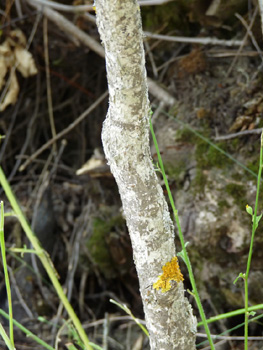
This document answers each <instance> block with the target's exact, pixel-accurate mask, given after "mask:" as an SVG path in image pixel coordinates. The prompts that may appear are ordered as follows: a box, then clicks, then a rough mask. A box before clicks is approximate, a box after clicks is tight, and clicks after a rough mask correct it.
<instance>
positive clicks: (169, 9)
mask: <svg viewBox="0 0 263 350" xmlns="http://www.w3.org/2000/svg"><path fill="white" fill-rule="evenodd" d="M187 2H189V0H187V1H186V0H179V1H176V2H174V3H168V4H164V5H162V6H145V7H142V8H141V14H142V22H143V27H144V29H146V30H152V31H154V30H157V29H158V28H160V27H163V26H164V25H165V29H166V30H168V31H169V30H173V29H174V28H177V30H180V28H181V29H183V30H184V33H185V35H187V33H188V28H189V21H188V18H187V16H185V13H186V8H185V5H184V3H185V4H186V3H187Z"/></svg>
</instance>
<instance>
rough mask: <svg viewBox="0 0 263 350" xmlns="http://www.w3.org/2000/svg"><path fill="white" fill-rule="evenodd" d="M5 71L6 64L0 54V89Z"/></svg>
mask: <svg viewBox="0 0 263 350" xmlns="http://www.w3.org/2000/svg"><path fill="white" fill-rule="evenodd" d="M6 73H7V66H6V63H5V59H4V57H3V56H0V90H1V89H2V86H3V85H4V82H5V75H6Z"/></svg>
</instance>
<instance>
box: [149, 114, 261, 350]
mask: <svg viewBox="0 0 263 350" xmlns="http://www.w3.org/2000/svg"><path fill="white" fill-rule="evenodd" d="M163 112H164V111H163ZM164 114H166V115H167V116H168V117H170V118H171V117H172V116H171V115H169V114H167V113H165V112H164ZM172 118H173V119H174V120H175V119H176V118H174V117H172ZM176 121H177V122H179V123H180V124H182V125H183V126H184V127H186V129H187V130H189V131H190V132H192V133H193V134H194V135H195V136H198V137H199V138H201V140H203V141H205V142H207V143H208V144H209V145H210V146H211V147H213V148H214V149H215V150H217V151H218V152H221V153H222V154H224V155H225V156H226V157H228V158H229V159H230V160H232V161H233V162H235V163H236V164H238V165H239V166H240V167H242V168H243V169H244V170H246V171H247V172H249V173H250V174H251V175H253V176H255V177H257V193H256V201H255V209H254V211H253V209H252V207H250V206H249V205H247V206H246V211H247V213H248V214H249V215H251V217H252V235H251V240H250V248H249V254H248V260H247V269H246V273H240V274H239V276H238V277H237V278H236V280H235V281H234V283H236V281H237V280H238V279H239V278H242V279H243V280H244V289H245V307H244V308H243V309H239V310H235V311H231V312H228V313H225V314H221V315H217V316H215V317H211V318H210V319H208V320H207V319H206V317H205V314H204V311H203V308H202V304H201V301H200V298H199V294H198V291H197V288H196V284H195V279H194V276H193V272H192V267H191V263H190V260H189V257H188V254H187V250H186V245H187V243H185V242H184V238H183V235H182V231H181V227H180V221H179V217H178V211H177V210H176V209H175V205H174V201H173V197H172V194H171V191H170V188H169V184H168V181H167V177H166V173H165V170H164V165H163V162H162V158H161V155H160V151H159V148H158V143H157V140H156V137H155V134H154V130H153V126H152V123H151V119H150V130H151V134H152V138H153V142H154V145H155V148H156V152H157V156H158V163H157V164H156V165H155V169H156V171H159V172H161V174H162V176H163V180H164V183H165V187H166V190H167V193H168V197H169V201H170V204H171V207H172V210H173V213H174V217H175V221H176V224H177V228H178V233H179V238H180V242H181V246H182V251H181V252H180V253H178V254H177V256H180V257H181V258H182V259H183V261H184V262H185V264H186V266H187V269H188V273H189V277H190V281H191V284H192V288H193V293H192V292H190V293H191V294H192V295H193V296H194V297H195V300H196V302H197V305H198V308H199V312H200V316H201V319H202V321H201V322H199V323H198V324H197V326H204V327H205V330H206V333H207V337H208V341H209V344H210V347H211V349H214V345H213V340H212V337H211V335H210V331H209V328H208V323H211V322H215V321H218V320H221V319H225V318H228V317H233V316H236V315H240V314H245V321H244V324H241V325H238V326H236V327H235V328H237V327H241V326H243V325H244V340H245V350H248V324H249V322H251V321H254V320H256V319H257V318H260V317H262V315H259V316H257V317H254V318H252V319H249V317H250V316H254V315H255V311H256V310H260V309H262V307H263V304H259V305H254V306H251V307H249V306H248V277H249V271H250V266H251V259H252V253H253V243H254V237H255V231H256V229H257V227H258V224H259V221H260V219H261V218H262V214H260V215H257V211H258V200H259V190H260V183H261V173H262V167H263V159H262V158H263V133H262V135H261V146H260V159H259V169H258V175H257V174H255V173H254V172H253V171H251V170H250V169H248V168H247V167H246V166H244V165H243V164H242V163H240V162H239V161H237V160H236V159H235V158H233V157H232V156H231V155H229V154H228V153H226V152H225V151H224V150H222V149H221V148H220V147H218V146H217V145H215V144H214V143H212V142H211V141H210V140H208V139H207V138H206V137H204V136H203V135H201V134H200V133H199V132H197V131H196V130H194V129H192V128H191V127H190V126H188V125H187V124H185V123H183V122H181V121H180V120H179V119H176ZM232 330H233V329H232ZM228 331H230V330H228Z"/></svg>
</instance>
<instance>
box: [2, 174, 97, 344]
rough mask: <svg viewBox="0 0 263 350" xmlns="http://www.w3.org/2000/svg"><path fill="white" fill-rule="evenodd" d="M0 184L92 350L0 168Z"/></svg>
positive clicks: (49, 262) (82, 337)
mask: <svg viewBox="0 0 263 350" xmlns="http://www.w3.org/2000/svg"><path fill="white" fill-rule="evenodd" d="M0 183H1V185H2V187H3V189H4V191H5V193H6V196H7V198H8V200H9V202H10V204H11V206H12V208H13V210H14V212H15V213H16V215H17V217H18V219H19V221H20V223H21V226H22V228H23V230H24V231H25V233H26V235H27V237H28V239H29V241H30V242H31V244H32V246H33V247H34V249H35V250H36V254H37V255H38V257H39V259H40V261H41V263H42V265H43V267H44V268H45V270H46V272H47V274H48V276H49V278H50V280H51V282H52V284H53V286H54V288H55V290H56V292H57V294H58V296H59V298H60V300H61V302H62V303H63V305H64V307H65V309H66V310H67V312H68V315H69V317H70V318H71V319H72V322H73V324H74V326H75V327H76V330H77V331H78V333H79V336H80V338H81V340H82V341H83V343H84V345H85V347H86V350H92V347H91V345H90V342H89V339H88V336H87V334H86V333H85V331H84V329H83V327H82V325H81V322H80V320H79V319H78V317H77V315H76V313H75V311H74V309H73V307H72V306H71V304H70V303H69V301H68V299H67V297H66V295H65V293H64V291H63V288H62V286H61V285H60V283H59V281H58V277H57V275H56V271H55V269H54V267H53V264H52V262H51V260H50V258H49V256H48V254H47V253H46V252H45V250H44V249H43V248H42V247H41V246H40V243H39V241H38V239H37V237H36V236H35V234H34V233H33V232H32V230H31V228H30V226H29V224H28V222H27V220H26V218H25V216H24V214H23V212H22V210H21V208H20V207H19V205H18V203H17V200H16V198H15V195H14V194H13V191H12V189H11V187H10V185H9V183H8V181H7V179H6V177H5V174H4V172H3V170H2V168H1V167H0Z"/></svg>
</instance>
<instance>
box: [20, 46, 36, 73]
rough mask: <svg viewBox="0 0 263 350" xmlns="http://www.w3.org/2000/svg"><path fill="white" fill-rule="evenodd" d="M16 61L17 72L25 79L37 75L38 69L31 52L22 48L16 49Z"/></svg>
mask: <svg viewBox="0 0 263 350" xmlns="http://www.w3.org/2000/svg"><path fill="white" fill-rule="evenodd" d="M15 60H16V65H17V70H18V71H19V72H20V73H21V74H22V75H23V77H24V78H28V77H29V76H30V75H34V74H37V67H36V65H35V62H34V59H33V56H32V55H31V53H30V52H28V51H27V50H25V49H22V48H21V47H16V48H15Z"/></svg>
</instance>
